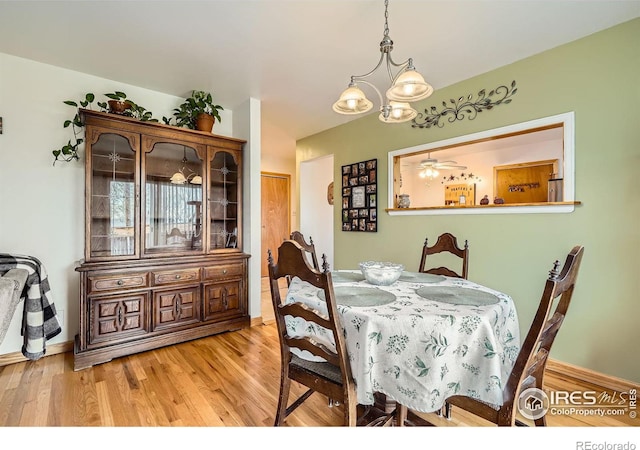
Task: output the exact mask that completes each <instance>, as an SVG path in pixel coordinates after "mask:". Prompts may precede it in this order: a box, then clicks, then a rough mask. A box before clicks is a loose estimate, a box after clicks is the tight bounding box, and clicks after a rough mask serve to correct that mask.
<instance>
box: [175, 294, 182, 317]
mask: <svg viewBox="0 0 640 450" xmlns="http://www.w3.org/2000/svg"><path fill="white" fill-rule="evenodd" d="M180 299H181V298H180V295H178V296H177V297H176V319H179V318H180V304H181V303H182V302H181V301H180Z"/></svg>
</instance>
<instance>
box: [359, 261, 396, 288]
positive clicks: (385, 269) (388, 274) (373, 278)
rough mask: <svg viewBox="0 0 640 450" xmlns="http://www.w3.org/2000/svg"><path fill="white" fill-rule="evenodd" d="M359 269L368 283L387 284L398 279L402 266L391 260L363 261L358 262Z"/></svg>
mask: <svg viewBox="0 0 640 450" xmlns="http://www.w3.org/2000/svg"><path fill="white" fill-rule="evenodd" d="M360 270H361V271H362V275H364V278H365V279H366V280H367V282H368V283H370V284H375V285H376V286H388V285H390V284H393V283H395V282H396V281H398V278H400V275H402V272H403V271H404V266H403V265H402V264H396V263H392V262H380V261H364V262H361V263H360Z"/></svg>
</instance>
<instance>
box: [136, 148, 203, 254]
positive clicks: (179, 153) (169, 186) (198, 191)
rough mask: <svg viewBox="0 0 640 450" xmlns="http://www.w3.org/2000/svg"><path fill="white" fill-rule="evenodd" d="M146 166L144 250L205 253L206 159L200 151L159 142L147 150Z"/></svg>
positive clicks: (163, 252)
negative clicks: (204, 193) (203, 205)
mask: <svg viewBox="0 0 640 450" xmlns="http://www.w3.org/2000/svg"><path fill="white" fill-rule="evenodd" d="M201 151H202V153H204V149H202V150H201ZM143 167H144V171H143V173H144V184H143V188H142V189H143V195H144V199H143V204H142V209H143V216H142V219H143V230H142V239H143V244H144V254H146V255H153V254H161V253H162V254H165V253H202V249H203V245H202V225H203V222H202V198H203V195H202V194H203V168H204V163H203V159H202V158H201V157H200V155H199V154H198V151H197V150H196V149H195V148H193V147H189V146H184V145H180V144H174V143H166V142H159V143H156V144H155V145H154V146H153V148H151V150H150V151H148V152H146V153H145V154H144V166H143Z"/></svg>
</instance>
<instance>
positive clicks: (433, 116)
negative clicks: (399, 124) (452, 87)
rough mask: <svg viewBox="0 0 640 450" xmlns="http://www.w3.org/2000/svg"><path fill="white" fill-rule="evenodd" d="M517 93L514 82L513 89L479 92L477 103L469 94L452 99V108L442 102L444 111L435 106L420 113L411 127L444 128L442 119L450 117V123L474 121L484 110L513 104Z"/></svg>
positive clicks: (502, 88)
mask: <svg viewBox="0 0 640 450" xmlns="http://www.w3.org/2000/svg"><path fill="white" fill-rule="evenodd" d="M516 92H518V88H516V81H515V80H513V81H512V82H511V87H507V86H504V85H503V86H498V87H497V88H495V89H492V90H491V91H490V92H489V94H487V93H486V90H485V89H482V90H481V91H480V92H478V99H477V100H475V101H474V100H473V96H472V94H469V95H468V96H467V97H459V98H458V99H457V100H454V99H450V100H449V102H450V103H451V106H447V103H446V102H442V106H443V108H444V109H443V110H442V111H440V112H438V110H437V108H436V107H435V106H432V107H431V109H425V110H424V113H418V117H416V118H415V119H413V120H412V121H411V122H412V125H411V126H412V127H413V128H431V127H438V128H442V127H443V126H444V122H442V121H441V119H443V118H444V117H445V116H449V117H447V121H448V122H449V123H453V122H455V121H456V120H464V119H466V118H468V119H469V120H473V119H475V118H476V116H477V115H478V113H481V112H482V111H484V110H490V109H492V108H493V107H494V106H498V105H502V104H507V103H511V97H512V96H513V95H515V93H516ZM494 95H496V96H498V95H500V96H501V97H500V98H498V99H495V100H494V99H492V97H493V96H494Z"/></svg>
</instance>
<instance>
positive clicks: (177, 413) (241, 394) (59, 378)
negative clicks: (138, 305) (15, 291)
mask: <svg viewBox="0 0 640 450" xmlns="http://www.w3.org/2000/svg"><path fill="white" fill-rule="evenodd" d="M277 339H278V337H277V332H276V325H275V323H271V324H268V325H262V326H255V327H252V328H249V329H244V330H239V331H234V332H229V333H222V334H220V335H216V336H211V337H207V338H202V339H197V340H194V341H191V342H185V343H182V344H178V345H174V346H170V347H165V348H162V349H158V350H153V351H149V352H144V353H140V354H136V355H130V356H127V357H123V358H117V359H114V360H113V361H110V362H107V363H104V364H101V365H98V366H95V367H91V368H88V369H85V370H82V371H78V372H74V371H73V355H72V354H60V355H53V356H50V357H45V358H42V359H40V360H38V361H26V362H18V363H15V364H11V365H8V366H3V367H0V426H4V427H6V426H21V427H26V426H65V427H70V426H74V427H87V426H90V427H111V426H115V427H157V426H160V427H176V426H177V427H270V426H272V425H273V421H274V416H275V409H276V405H277V399H278V390H279V382H280V350H279V346H278V341H277ZM545 386H546V387H548V388H549V389H556V390H580V389H584V390H594V391H596V392H598V393H600V392H604V391H606V390H604V389H603V388H600V387H598V386H594V385H592V384H590V383H582V384H581V382H580V381H579V380H575V379H571V378H570V377H567V376H559V375H556V376H548V377H547V379H546V381H545ZM303 392H304V388H303V387H302V386H300V385H297V384H295V383H294V384H293V386H292V393H291V399H292V400H293V398H294V397H295V396H298V395H301V394H302V393H303ZM608 394H609V395H610V394H612V393H611V392H608ZM421 416H424V418H425V419H427V420H429V421H430V422H432V423H434V424H435V425H438V426H443V427H456V426H485V425H488V424H486V423H483V422H482V421H480V420H479V419H477V418H474V417H473V416H471V415H469V414H467V413H465V412H464V411H459V410H456V409H455V408H454V410H453V416H452V418H451V419H450V420H447V419H444V418H442V417H438V416H436V415H434V414H426V415H421ZM547 422H548V425H549V426H551V427H584V426H598V427H601V426H611V427H621V426H638V425H640V423H639V422H638V419H632V418H630V417H629V415H628V414H627V415H625V416H621V417H617V416H607V417H597V416H586V417H585V416H580V415H569V416H566V415H562V416H553V417H552V416H548V417H547ZM341 424H342V407H341V406H337V407H336V406H334V407H329V405H328V401H327V399H326V397H324V396H322V395H319V394H314V395H312V396H311V397H310V398H309V399H308V400H307V402H305V404H304V405H303V406H301V407H300V408H298V410H296V411H295V412H294V413H293V414H292V415H291V416H290V417H289V418H288V420H287V422H286V426H289V427H297V426H327V427H334V426H340V425H341Z"/></svg>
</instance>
